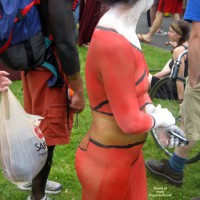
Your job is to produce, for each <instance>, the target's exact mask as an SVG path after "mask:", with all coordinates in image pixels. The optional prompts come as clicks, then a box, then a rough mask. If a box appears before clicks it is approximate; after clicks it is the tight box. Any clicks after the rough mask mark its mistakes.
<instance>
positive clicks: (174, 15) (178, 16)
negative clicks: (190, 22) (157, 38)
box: [172, 13, 181, 21]
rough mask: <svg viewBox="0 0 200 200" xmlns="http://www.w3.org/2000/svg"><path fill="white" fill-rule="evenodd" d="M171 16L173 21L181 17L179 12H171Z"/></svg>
mask: <svg viewBox="0 0 200 200" xmlns="http://www.w3.org/2000/svg"><path fill="white" fill-rule="evenodd" d="M172 17H173V20H174V21H176V20H179V19H180V18H181V17H180V14H179V13H174V14H172Z"/></svg>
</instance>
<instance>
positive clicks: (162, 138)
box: [155, 125, 185, 148]
mask: <svg viewBox="0 0 200 200" xmlns="http://www.w3.org/2000/svg"><path fill="white" fill-rule="evenodd" d="M169 131H173V132H175V133H176V134H178V135H180V136H182V137H185V134H184V132H183V131H182V130H181V129H180V128H179V127H178V126H176V125H173V126H170V127H168V128H162V127H158V128H156V129H155V132H156V135H157V137H158V140H159V142H160V143H161V145H162V146H163V147H169V148H174V147H177V146H183V145H184V144H183V143H181V141H180V140H179V139H178V138H175V137H174V136H172V135H170V134H169Z"/></svg>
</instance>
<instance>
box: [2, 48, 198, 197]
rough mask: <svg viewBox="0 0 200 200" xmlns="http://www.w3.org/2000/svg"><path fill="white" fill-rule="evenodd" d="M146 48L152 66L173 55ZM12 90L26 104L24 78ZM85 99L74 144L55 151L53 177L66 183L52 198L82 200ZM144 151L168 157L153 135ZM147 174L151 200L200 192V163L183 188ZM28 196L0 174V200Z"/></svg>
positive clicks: (189, 167) (82, 53)
mask: <svg viewBox="0 0 200 200" xmlns="http://www.w3.org/2000/svg"><path fill="white" fill-rule="evenodd" d="M142 49H143V53H144V54H145V57H146V60H147V63H148V65H149V68H150V69H161V68H162V66H164V64H165V63H166V62H167V61H168V59H169V58H170V57H171V54H170V52H169V51H165V50H162V49H158V48H155V47H152V46H149V45H143V46H142ZM86 53H87V49H86V48H79V54H80V62H81V67H82V70H81V74H82V76H83V78H84V63H85V59H86ZM84 88H85V87H84ZM11 90H12V91H13V92H14V94H15V95H16V96H17V98H18V99H19V100H20V102H21V103H23V100H22V86H21V81H16V82H13V84H12V86H11ZM85 98H86V108H85V110H84V111H83V112H82V113H81V114H80V115H79V116H78V127H77V128H74V129H73V131H72V135H71V142H70V144H69V145H66V146H57V147H56V150H55V154H54V162H53V167H52V170H51V174H50V177H49V178H50V179H51V180H54V181H58V182H60V183H62V185H63V190H62V192H61V193H60V194H57V195H49V196H50V197H51V198H52V199H56V200H81V186H80V184H79V181H78V178H77V176H76V173H75V169H74V157H75V152H76V148H77V146H78V144H79V142H80V141H81V139H82V138H83V136H84V134H85V133H86V132H87V130H88V128H89V126H90V122H91V117H90V109H89V103H88V100H87V94H86V92H85ZM143 152H144V157H145V159H148V158H154V159H162V158H164V157H165V155H164V154H163V153H162V152H161V151H160V150H159V149H158V148H157V147H156V145H155V143H154V142H153V139H152V137H151V135H150V134H149V137H148V139H147V142H146V144H145V145H144V151H143ZM147 177H148V194H149V200H159V199H166V200H168V199H171V200H189V199H190V197H192V196H196V195H200V192H199V188H200V167H199V163H195V164H192V165H187V166H186V168H185V183H184V185H183V186H182V187H181V188H176V187H174V186H171V185H170V184H168V183H167V182H165V181H162V180H161V179H156V178H154V177H153V176H152V175H151V174H149V173H148V172H147ZM28 195H29V192H22V191H20V190H18V189H17V187H16V186H15V185H14V184H12V183H10V182H9V181H8V180H7V179H5V178H4V176H3V174H2V173H0V200H22V199H26V198H27V196H28ZM159 195H160V196H159ZM119 200H120V199H119Z"/></svg>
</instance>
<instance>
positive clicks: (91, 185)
mask: <svg viewBox="0 0 200 200" xmlns="http://www.w3.org/2000/svg"><path fill="white" fill-rule="evenodd" d="M40 1H41V2H40V5H39V6H38V11H39V13H40V17H41V26H42V30H43V33H44V36H46V37H50V36H53V43H52V46H51V48H52V49H51V50H52V55H53V58H52V60H53V61H52V62H53V64H55V65H56V66H57V69H58V73H59V75H60V77H61V79H62V84H61V83H59V84H58V85H55V86H54V87H53V88H50V87H48V85H47V84H46V83H47V81H48V80H49V78H50V77H51V76H52V73H51V72H50V71H49V70H47V69H44V68H43V67H42V66H37V67H36V68H35V69H33V70H30V71H28V72H22V74H21V77H22V85H23V95H24V109H25V111H26V112H27V113H29V114H35V115H40V116H42V117H44V119H43V120H42V122H41V124H40V129H41V131H42V132H43V134H44V137H45V140H46V143H47V147H48V158H47V161H46V164H45V165H44V167H43V169H42V170H41V172H40V173H39V174H38V175H37V176H36V177H35V178H34V179H33V180H32V182H31V183H28V184H27V185H24V186H22V187H21V188H20V189H22V190H31V196H29V197H28V200H31V199H32V200H50V198H49V197H48V196H47V195H46V193H54V194H56V193H58V192H60V191H61V189H62V185H61V184H60V183H56V182H53V181H50V180H48V176H49V173H50V170H51V165H52V160H53V154H54V150H55V147H56V146H57V145H66V144H68V143H69V140H70V134H71V131H72V128H73V118H74V114H75V113H80V112H82V111H83V110H84V107H85V100H84V95H83V93H84V89H83V81H82V77H81V74H80V63H79V55H78V49H77V43H76V41H77V40H76V34H75V33H76V23H75V20H74V15H73V11H72V3H73V1H72V0H70V1H69V0H64V1H63V0H57V1H54V0H48V1H47V0H46V1H45V0H40ZM167 2H168V3H167ZM153 3H155V1H154V2H153V0H102V1H100V0H97V1H94V0H92V1H90V0H86V1H84V0H83V1H80V17H79V22H80V24H79V34H80V35H79V39H78V44H79V46H82V45H86V46H89V49H88V55H87V59H86V66H85V80H86V89H87V95H88V99H89V105H90V109H91V116H92V121H91V125H90V129H89V130H88V131H87V133H86V134H85V136H84V138H83V140H82V141H81V142H80V144H79V146H78V147H77V151H76V155H75V161H76V162H75V168H76V173H77V176H78V178H79V181H80V184H81V186H82V199H88V200H93V199H99V200H103V199H120V200H121V199H124V200H146V199H147V196H148V194H147V180H146V170H145V164H146V167H147V169H148V170H149V171H150V172H151V173H154V174H155V175H158V176H161V177H163V179H166V180H167V181H169V182H170V183H172V184H174V185H181V184H182V183H183V169H184V165H185V160H186V158H187V155H188V153H189V151H190V150H191V149H192V147H193V146H194V144H195V143H196V142H197V141H198V140H199V139H200V135H199V133H200V125H199V117H200V113H199V112H200V108H199V103H198V102H199V98H200V96H199V87H200V85H199V80H200V70H199V62H198V61H199V59H200V55H199V50H198V47H199V45H200V5H199V3H198V0H188V1H187V6H186V4H185V3H186V1H184V4H183V1H182V0H170V1H164V0H159V1H158V7H157V12H156V17H155V19H154V20H152V24H151V25H152V26H151V29H150V32H149V33H147V34H145V35H144V34H136V26H137V24H138V20H139V18H140V16H141V13H142V12H146V11H147V10H149V9H150V8H151V6H152V4H153ZM90 6H93V9H92V10H89V12H88V9H89V7H90ZM183 8H184V9H185V12H184V17H183V18H184V20H183V19H181V14H182V13H183ZM95 9H97V10H98V11H97V10H95ZM166 12H167V13H171V14H172V16H173V20H174V21H173V22H172V23H171V25H170V27H169V31H168V37H169V40H170V42H172V43H173V47H174V49H173V51H172V59H171V60H170V61H169V62H168V63H167V64H166V65H165V67H164V68H163V70H162V71H161V72H159V73H158V74H155V75H154V76H152V75H151V74H149V73H148V71H149V70H148V66H147V63H146V61H145V57H144V55H143V53H142V50H141V44H140V41H141V42H145V43H150V42H151V39H152V37H153V35H154V34H155V33H156V31H159V28H160V26H161V24H162V19H163V16H164V13H166ZM94 13H95V14H96V16H95V15H94ZM97 14H98V16H97ZM94 16H95V17H97V18H96V19H95V17H94ZM90 19H93V20H94V23H92V26H91V27H90V29H88V28H87V26H88V24H89V25H91V24H90V22H91V21H90ZM187 21H188V22H187ZM189 22H191V23H192V26H191V33H190V24H189ZM87 30H89V31H88V32H87ZM84 34H88V36H87V37H86V38H85V36H84ZM188 38H189V41H188ZM108 44H109V45H108ZM185 49H188V56H185V57H183V60H182V64H181V67H180V71H179V75H181V76H184V77H187V82H186V88H185V91H183V90H184V88H183V86H177V89H178V98H179V100H180V101H181V106H180V113H181V120H182V125H181V127H180V128H179V127H177V126H176V125H175V118H174V117H173V116H172V114H171V112H170V111H169V110H167V109H166V108H162V107H161V106H160V105H158V106H155V105H153V103H152V101H151V99H150V97H149V95H148V90H149V88H151V87H152V85H153V84H155V82H156V81H158V80H159V79H160V78H161V77H162V76H164V75H166V74H168V73H169V72H170V70H171V66H172V65H173V62H174V60H176V59H177V57H178V56H179V54H180V53H181V52H183V51H184V50H185ZM8 77H9V74H8V73H7V72H5V71H0V92H6V90H7V89H8V87H9V85H10V84H11V83H12V82H11V81H10V79H9V78H8ZM121 81H123V84H120V83H121ZM69 88H70V89H71V90H72V91H73V95H72V96H71V100H70V101H69V99H68V98H67V96H66V91H67V90H68V89H69ZM124 88H126V89H124ZM96 91H98V92H96ZM180 91H181V92H180ZM58 118H59V120H58ZM50 122H51V123H50ZM151 129H156V130H157V131H156V132H157V134H158V137H159V138H160V140H161V142H162V143H163V145H165V146H168V145H170V146H173V147H176V149H175V152H174V154H173V155H172V157H171V158H170V159H169V160H166V161H164V162H163V161H157V160H152V159H150V160H147V161H146V162H145V161H144V158H143V153H142V148H143V145H145V141H146V138H147V133H148V132H149V131H150V130H151ZM170 130H171V131H174V132H176V133H177V134H179V135H181V136H183V137H185V136H186V137H187V138H188V139H189V141H190V143H189V145H186V146H182V145H181V143H179V141H178V139H176V140H174V138H171V137H170V136H169V133H168V132H169V131H170ZM116 155H117V156H116ZM122 171H123V173H122ZM91 177H92V178H91ZM192 199H193V200H195V199H196V200H197V199H200V197H194V198H192Z"/></svg>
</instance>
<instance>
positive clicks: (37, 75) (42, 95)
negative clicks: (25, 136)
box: [22, 68, 73, 146]
mask: <svg viewBox="0 0 200 200" xmlns="http://www.w3.org/2000/svg"><path fill="white" fill-rule="evenodd" d="M51 76H52V73H51V72H50V71H49V70H46V69H44V68H38V69H36V70H30V71H28V72H27V73H26V74H25V73H24V72H22V82H23V93H24V108H25V111H26V112H27V113H29V114H34V115H40V116H42V117H44V119H43V120H42V121H41V124H40V129H41V131H42V133H43V134H44V137H45V140H46V143H47V146H54V145H64V144H68V143H69V139H70V133H71V128H72V123H73V113H72V111H70V112H69V119H67V116H68V114H67V103H66V102H67V100H66V97H67V92H66V85H63V86H62V87H53V88H49V87H48V85H47V80H48V79H49V78H50V77H51Z"/></svg>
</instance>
